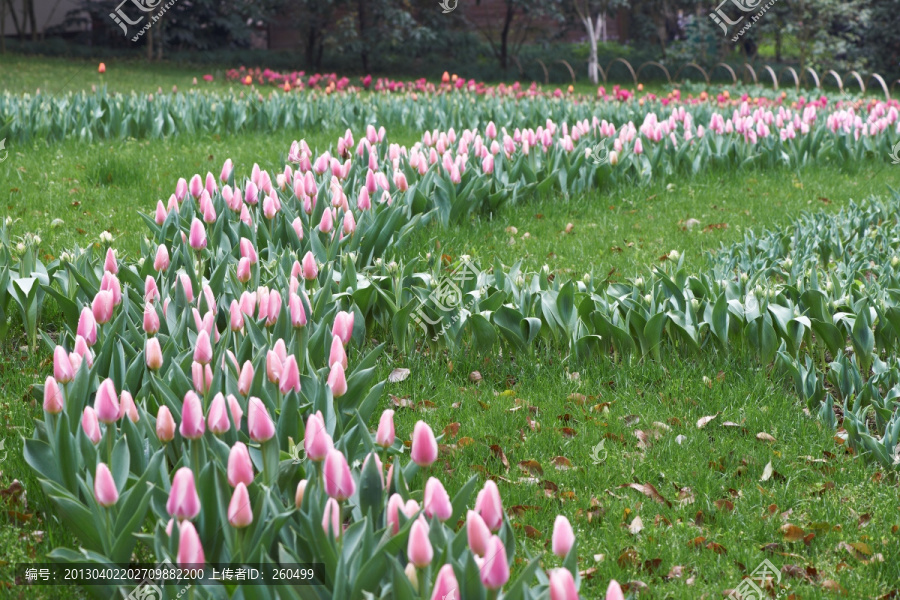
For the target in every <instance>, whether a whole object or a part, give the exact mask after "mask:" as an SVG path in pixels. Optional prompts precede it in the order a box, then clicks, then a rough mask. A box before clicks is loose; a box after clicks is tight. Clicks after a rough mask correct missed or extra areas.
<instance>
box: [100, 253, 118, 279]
mask: <svg viewBox="0 0 900 600" xmlns="http://www.w3.org/2000/svg"><path fill="white" fill-rule="evenodd" d="M103 270H104V271H106V272H109V273H113V274H116V273H118V272H119V263H117V262H116V252H115V250H113V249H112V248H107V249H106V260H105V261H104V262H103Z"/></svg>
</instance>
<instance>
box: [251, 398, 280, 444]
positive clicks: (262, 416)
mask: <svg viewBox="0 0 900 600" xmlns="http://www.w3.org/2000/svg"><path fill="white" fill-rule="evenodd" d="M247 429H248V430H249V433H250V439H251V440H253V441H254V442H265V441H267V440H270V439H272V437H273V436H274V435H275V423H273V422H272V417H270V416H269V411H268V410H266V405H265V404H263V403H262V400H260V399H259V398H256V397H253V396H251V397H250V400H249V402H248V405H247Z"/></svg>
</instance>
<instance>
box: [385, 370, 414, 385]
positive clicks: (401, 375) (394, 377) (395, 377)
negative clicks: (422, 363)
mask: <svg viewBox="0 0 900 600" xmlns="http://www.w3.org/2000/svg"><path fill="white" fill-rule="evenodd" d="M407 377H409V369H402V368H400V369H394V370H393V371H391V374H390V375H388V381H389V382H391V383H400V382H401V381H406V378H407Z"/></svg>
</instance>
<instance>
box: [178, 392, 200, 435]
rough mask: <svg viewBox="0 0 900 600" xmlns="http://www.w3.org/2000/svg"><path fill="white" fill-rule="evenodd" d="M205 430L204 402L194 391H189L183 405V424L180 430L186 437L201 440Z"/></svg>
mask: <svg viewBox="0 0 900 600" xmlns="http://www.w3.org/2000/svg"><path fill="white" fill-rule="evenodd" d="M205 430H206V424H205V423H204V420H203V404H202V403H201V401H200V397H199V396H198V395H197V394H195V393H194V392H188V393H187V394H185V395H184V404H183V405H182V407H181V426H180V427H179V429H178V431H179V432H181V437H183V438H185V439H188V440H199V439H200V438H202V437H203V432H204V431H205Z"/></svg>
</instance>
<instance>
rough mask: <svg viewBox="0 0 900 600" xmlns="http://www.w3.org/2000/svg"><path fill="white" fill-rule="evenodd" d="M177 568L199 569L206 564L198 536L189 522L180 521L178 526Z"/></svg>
mask: <svg viewBox="0 0 900 600" xmlns="http://www.w3.org/2000/svg"><path fill="white" fill-rule="evenodd" d="M176 562H177V564H178V566H179V567H180V568H182V569H190V568H199V567H200V566H202V565H203V564H204V563H205V562H206V557H205V556H204V555H203V545H202V544H201V543H200V536H199V535H198V534H197V530H196V529H195V528H194V524H193V523H191V522H190V521H182V522H181V523H180V524H179V526H178V556H177V557H176Z"/></svg>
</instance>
